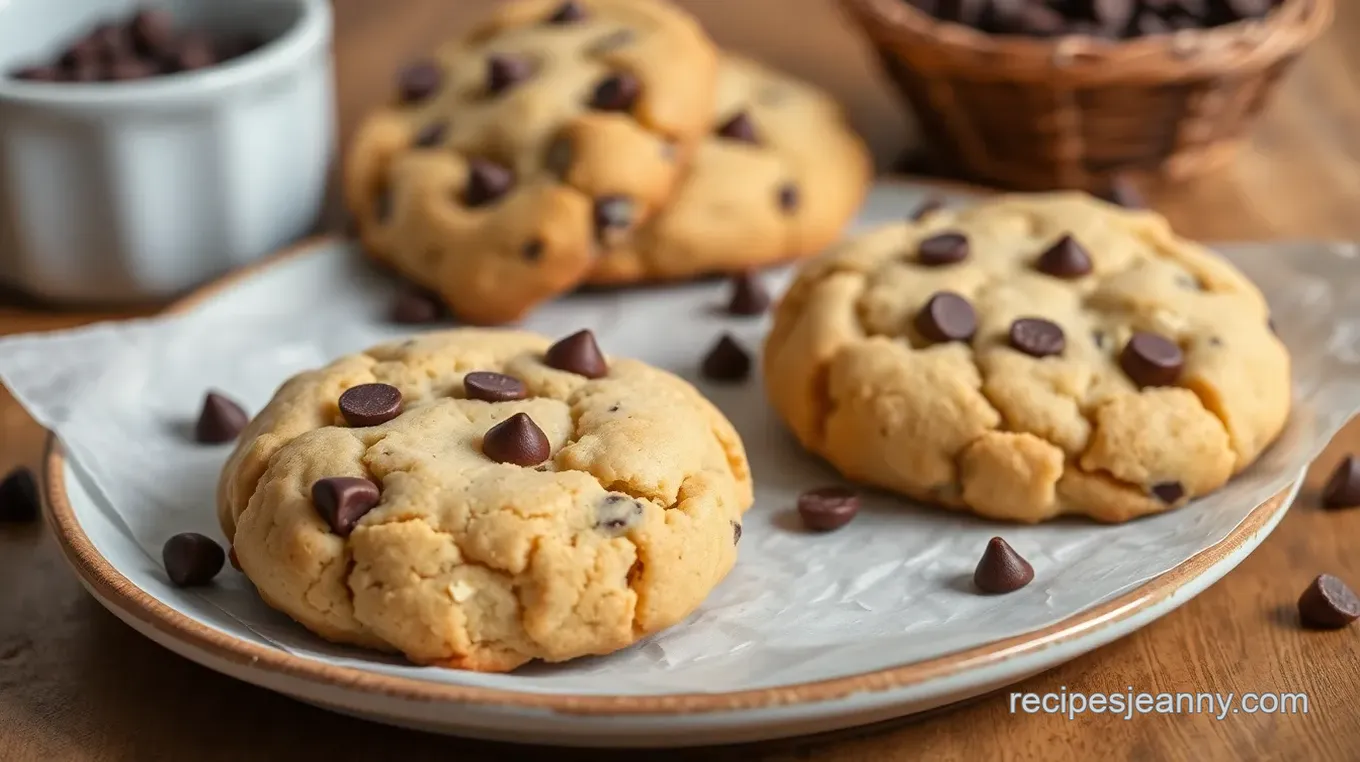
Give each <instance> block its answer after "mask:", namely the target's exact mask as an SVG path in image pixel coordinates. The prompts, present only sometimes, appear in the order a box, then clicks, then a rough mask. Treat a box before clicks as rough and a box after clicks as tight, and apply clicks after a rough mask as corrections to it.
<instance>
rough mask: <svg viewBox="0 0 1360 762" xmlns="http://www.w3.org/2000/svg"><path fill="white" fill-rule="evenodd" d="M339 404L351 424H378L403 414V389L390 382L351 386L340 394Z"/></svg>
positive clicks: (342, 413)
mask: <svg viewBox="0 0 1360 762" xmlns="http://www.w3.org/2000/svg"><path fill="white" fill-rule="evenodd" d="M339 406H340V415H342V416H344V418H345V423H348V424H349V425H350V426H353V427H355V428H364V427H366V426H377V425H380V424H384V423H387V422H388V421H390V420H392V419H393V418H396V417H397V416H399V415H401V390H400V389H398V388H397V387H395V386H392V385H390V384H359V385H358V386H351V387H350V388H348V389H346V390H345V391H344V393H343V394H341V395H340V401H339Z"/></svg>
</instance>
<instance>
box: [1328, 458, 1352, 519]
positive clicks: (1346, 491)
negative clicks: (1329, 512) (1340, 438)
mask: <svg viewBox="0 0 1360 762" xmlns="http://www.w3.org/2000/svg"><path fill="white" fill-rule="evenodd" d="M1322 505H1323V506H1324V507H1327V508H1355V507H1357V506H1360V459H1358V458H1356V457H1355V456H1354V455H1347V456H1346V457H1344V458H1342V459H1341V462H1340V463H1338V464H1336V469H1335V470H1333V471H1332V475H1331V476H1330V477H1328V478H1327V485H1326V486H1325V487H1323V488H1322Z"/></svg>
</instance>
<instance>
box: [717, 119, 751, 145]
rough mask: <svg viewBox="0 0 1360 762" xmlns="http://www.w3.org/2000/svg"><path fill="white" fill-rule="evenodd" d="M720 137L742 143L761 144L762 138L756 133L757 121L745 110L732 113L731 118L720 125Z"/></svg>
mask: <svg viewBox="0 0 1360 762" xmlns="http://www.w3.org/2000/svg"><path fill="white" fill-rule="evenodd" d="M718 137H722V138H727V139H728V140H737V141H740V142H742V143H752V144H755V145H759V144H760V138H759V137H758V136H757V135H756V125H755V122H752V121H751V117H750V116H748V115H747V113H746V112H745V111H738V112H737V113H735V114H733V115H732V118H731V119H728V120H727V121H726V122H723V123H722V125H721V126H719V127H718Z"/></svg>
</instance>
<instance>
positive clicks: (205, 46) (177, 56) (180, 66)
mask: <svg viewBox="0 0 1360 762" xmlns="http://www.w3.org/2000/svg"><path fill="white" fill-rule="evenodd" d="M168 59H169V62H170V68H171V69H172V70H174V71H196V70H198V69H206V68H208V67H209V66H212V65H213V64H216V63H217V61H218V56H217V50H216V49H215V48H214V47H213V43H212V40H210V39H208V38H207V37H206V36H204V35H201V34H186V35H184V36H183V37H182V38H180V39H179V40H178V41H177V42H175V44H174V47H173V48H172V49H171V52H170V54H169V56H168Z"/></svg>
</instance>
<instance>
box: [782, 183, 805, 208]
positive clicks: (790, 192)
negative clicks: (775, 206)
mask: <svg viewBox="0 0 1360 762" xmlns="http://www.w3.org/2000/svg"><path fill="white" fill-rule="evenodd" d="M801 201H802V194H800V193H799V192H798V186H797V185H794V184H793V183H791V182H790V183H784V184H783V185H781V186H779V208H780V209H782V210H783V211H784V213H785V214H792V213H794V212H795V211H797V210H798V204H799V203H800V202H801Z"/></svg>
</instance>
